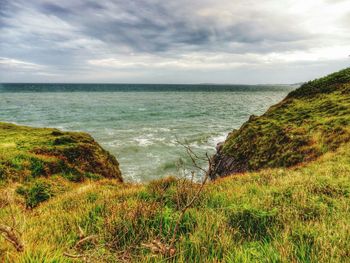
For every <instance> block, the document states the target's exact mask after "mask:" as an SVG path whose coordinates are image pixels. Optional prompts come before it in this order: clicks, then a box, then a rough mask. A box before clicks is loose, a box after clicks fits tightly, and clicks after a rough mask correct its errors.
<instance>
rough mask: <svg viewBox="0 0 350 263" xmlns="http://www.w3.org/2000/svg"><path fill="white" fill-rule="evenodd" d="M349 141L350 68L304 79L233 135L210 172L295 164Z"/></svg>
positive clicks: (251, 169)
mask: <svg viewBox="0 0 350 263" xmlns="http://www.w3.org/2000/svg"><path fill="white" fill-rule="evenodd" d="M349 140H350V68H347V69H344V70H342V71H339V72H336V73H333V74H331V75H329V76H327V77H324V78H321V79H317V80H314V81H310V82H308V83H305V84H304V85H302V86H301V87H300V88H298V89H297V90H295V91H293V92H291V93H290V94H289V95H288V96H287V97H286V98H285V99H284V100H283V101H282V102H280V103H278V104H277V105H274V106H272V107H271V108H270V109H269V110H268V111H267V112H266V113H265V114H263V115H262V116H259V117H257V116H251V117H250V119H249V120H248V121H247V122H246V123H245V124H244V125H243V126H242V127H241V128H240V129H239V130H234V131H233V132H231V133H230V134H229V136H228V137H227V139H226V141H225V142H224V143H223V144H222V145H221V146H220V147H219V149H218V153H217V154H216V155H215V156H214V158H213V167H212V168H211V177H212V178H216V177H218V176H225V175H229V174H232V173H239V172H246V171H256V170H259V169H262V168H272V167H290V166H293V165H296V164H299V163H305V162H308V161H311V160H315V159H316V158H317V157H319V156H321V155H323V154H324V153H326V152H328V151H334V150H336V149H337V148H338V147H339V146H340V145H341V144H342V143H344V142H348V141H349Z"/></svg>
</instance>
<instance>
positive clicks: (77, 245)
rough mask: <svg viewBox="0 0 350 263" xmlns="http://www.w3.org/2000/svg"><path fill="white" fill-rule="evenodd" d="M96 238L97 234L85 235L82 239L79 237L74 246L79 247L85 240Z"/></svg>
mask: <svg viewBox="0 0 350 263" xmlns="http://www.w3.org/2000/svg"><path fill="white" fill-rule="evenodd" d="M97 238H98V236H97V235H91V236H87V237H84V238H83V239H80V240H79V241H78V242H77V243H76V244H75V246H74V247H76V248H79V247H80V246H81V245H82V244H84V243H85V242H87V241H90V240H96V239H97Z"/></svg>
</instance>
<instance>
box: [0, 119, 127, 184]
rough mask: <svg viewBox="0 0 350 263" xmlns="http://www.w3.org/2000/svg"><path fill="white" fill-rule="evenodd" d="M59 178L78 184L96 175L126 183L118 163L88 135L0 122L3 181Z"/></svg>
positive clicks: (0, 160) (1, 176) (0, 170)
mask: <svg viewBox="0 0 350 263" xmlns="http://www.w3.org/2000/svg"><path fill="white" fill-rule="evenodd" d="M55 174H60V175H62V176H64V177H66V178H68V179H70V180H72V181H75V182H80V181H82V180H84V178H86V177H91V175H93V174H95V175H97V176H103V177H108V178H118V179H119V180H120V181H122V177H121V172H120V170H119V164H118V162H117V160H116V159H115V158H114V157H113V156H112V155H110V154H109V153H108V152H107V151H105V150H104V149H102V148H101V147H100V146H99V145H98V144H97V143H96V142H95V141H94V139H93V138H92V137H91V136H90V135H88V134H85V133H77V132H61V131H59V130H56V129H48V128H31V127H25V126H17V125H14V124H8V123H1V122H0V180H2V181H26V180H31V179H32V178H35V177H48V176H51V175H55Z"/></svg>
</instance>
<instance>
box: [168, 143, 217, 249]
mask: <svg viewBox="0 0 350 263" xmlns="http://www.w3.org/2000/svg"><path fill="white" fill-rule="evenodd" d="M178 143H179V144H180V145H182V146H183V147H185V149H186V151H187V153H188V155H189V157H190V158H191V160H192V163H193V165H194V166H195V167H196V168H198V169H199V170H201V171H203V172H205V176H204V180H203V181H202V183H201V185H200V187H199V189H198V190H197V192H196V193H195V194H194V196H193V197H192V199H191V200H190V201H189V202H187V204H186V205H185V206H184V207H183V208H182V209H181V212H180V216H179V218H178V220H177V221H176V224H175V227H174V231H173V235H172V238H171V240H170V245H169V249H172V250H174V253H175V249H174V244H175V242H176V235H177V232H178V230H179V227H180V224H181V221H182V219H183V217H184V215H185V213H186V211H187V209H189V208H190V207H191V206H192V205H193V203H194V202H195V201H196V200H197V199H198V198H199V196H200V194H201V192H202V191H203V188H204V185H205V184H206V182H207V180H208V178H209V171H207V170H205V169H203V168H202V167H201V166H199V165H198V164H197V161H196V160H198V159H201V158H199V157H198V156H197V155H196V154H195V153H194V152H193V150H192V149H191V147H190V146H188V145H185V144H183V143H181V142H180V141H178ZM205 155H206V160H207V161H208V163H209V167H210V166H211V159H210V157H209V156H208V153H206V154H205ZM192 177H193V173H192Z"/></svg>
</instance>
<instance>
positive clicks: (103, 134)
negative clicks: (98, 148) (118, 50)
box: [0, 83, 296, 182]
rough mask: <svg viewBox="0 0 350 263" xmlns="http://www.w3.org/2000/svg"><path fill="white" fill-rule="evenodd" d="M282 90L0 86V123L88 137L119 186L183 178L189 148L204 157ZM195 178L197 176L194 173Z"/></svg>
mask: <svg viewBox="0 0 350 263" xmlns="http://www.w3.org/2000/svg"><path fill="white" fill-rule="evenodd" d="M295 88H296V87H295V86H289V85H215V84H201V85H163V84H43V83H41V84H33V83H30V84H28V83H7V84H6V83H3V84H0V121H2V122H11V123H16V124H21V125H30V126H36V127H55V128H59V129H62V130H65V131H84V132H88V133H90V134H91V135H92V136H93V137H94V138H95V140H96V141H97V142H98V143H99V144H100V145H102V146H103V147H104V148H105V149H107V150H108V151H110V152H111V153H112V154H113V155H115V156H116V158H117V159H118V161H119V163H120V168H121V171H122V174H123V178H124V180H125V181H129V182H147V181H150V180H153V179H158V178H161V177H165V176H189V175H190V174H192V171H194V170H196V169H195V165H193V163H192V160H191V158H190V157H189V155H188V149H191V151H192V152H193V153H194V154H195V155H196V156H197V157H198V163H199V165H200V166H203V168H205V166H206V162H205V158H206V155H208V156H210V155H212V154H214V153H215V146H216V145H217V143H219V142H222V141H224V140H225V138H226V136H227V134H228V133H229V132H230V131H232V130H233V129H237V128H239V127H240V126H241V125H242V124H243V123H244V122H246V121H247V120H248V118H249V116H250V115H252V114H254V115H261V114H263V113H264V112H265V111H266V110H267V109H268V108H269V107H270V106H272V105H273V104H276V103H278V102H279V101H280V100H282V99H283V98H284V97H285V96H286V95H287V94H288V93H289V92H290V91H291V90H293V89H295ZM195 176H196V177H198V178H199V177H200V173H198V172H196V173H195Z"/></svg>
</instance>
